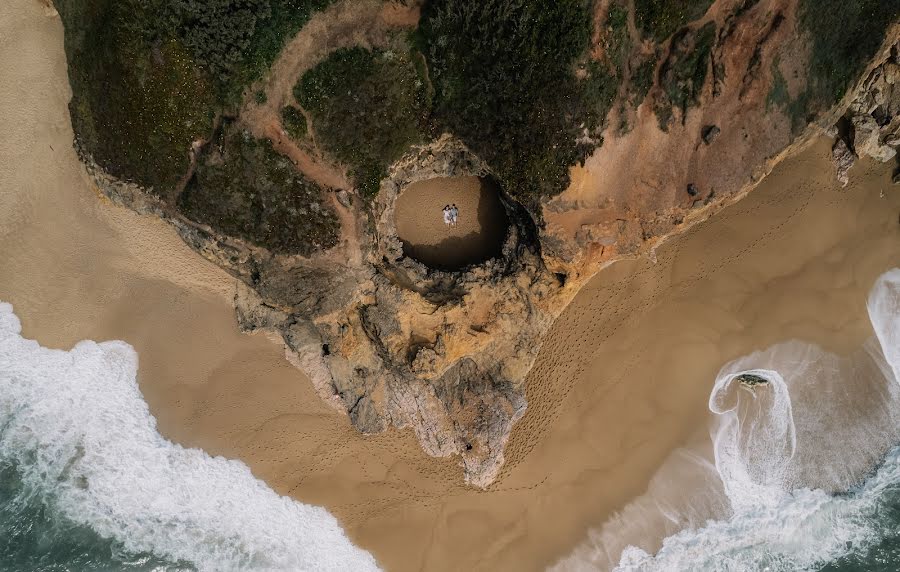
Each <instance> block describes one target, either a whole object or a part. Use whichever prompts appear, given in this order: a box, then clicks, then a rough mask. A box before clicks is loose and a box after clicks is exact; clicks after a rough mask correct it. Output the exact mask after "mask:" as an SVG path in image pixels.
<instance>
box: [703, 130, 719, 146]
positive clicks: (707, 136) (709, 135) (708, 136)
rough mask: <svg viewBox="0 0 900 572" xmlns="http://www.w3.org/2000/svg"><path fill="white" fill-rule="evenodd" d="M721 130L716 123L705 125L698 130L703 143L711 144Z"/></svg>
mask: <svg viewBox="0 0 900 572" xmlns="http://www.w3.org/2000/svg"><path fill="white" fill-rule="evenodd" d="M721 132H722V130H721V129H719V127H718V126H717V125H707V126H705V127H704V128H703V129H702V130H701V131H700V136H701V137H703V142H704V143H706V144H707V145H712V142H713V141H715V140H716V138H717V137H718V136H719V133H721Z"/></svg>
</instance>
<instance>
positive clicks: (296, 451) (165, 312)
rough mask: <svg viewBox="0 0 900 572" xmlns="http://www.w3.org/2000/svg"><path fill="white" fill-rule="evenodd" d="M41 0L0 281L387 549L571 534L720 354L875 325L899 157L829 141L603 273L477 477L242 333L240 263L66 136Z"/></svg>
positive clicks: (9, 111)
mask: <svg viewBox="0 0 900 572" xmlns="http://www.w3.org/2000/svg"><path fill="white" fill-rule="evenodd" d="M44 10H45V9H44V7H43V6H42V5H41V3H40V2H38V1H36V0H11V1H10V2H6V3H3V4H2V5H0V132H2V133H3V134H4V137H3V138H2V139H0V300H4V301H8V302H11V303H12V304H13V305H14V308H15V311H16V313H17V314H18V316H19V317H20V318H21V320H22V322H23V326H24V334H25V335H26V336H28V337H32V338H35V339H37V340H39V341H40V342H41V343H42V344H44V345H47V346H53V347H69V346H71V345H72V344H73V343H74V342H76V341H77V340H79V339H83V338H90V339H94V340H105V339H122V340H125V341H127V342H129V343H131V344H132V345H134V346H135V348H136V349H137V351H138V353H139V355H140V372H139V381H140V384H141V388H142V390H143V392H144V394H145V397H146V399H147V401H148V403H149V405H150V408H151V411H152V412H153V413H154V414H155V415H156V416H157V417H158V419H159V427H160V431H161V432H162V433H163V434H164V435H165V436H167V437H169V438H171V439H173V440H175V441H177V442H179V443H182V444H184V445H187V446H200V447H203V448H204V449H206V450H207V451H209V452H210V453H213V454H221V455H226V456H228V457H232V458H239V459H241V460H243V461H245V462H246V463H247V464H248V465H249V466H250V467H251V469H252V470H253V472H254V474H256V475H257V476H259V477H261V478H263V479H265V480H266V481H267V482H268V483H269V484H270V485H271V486H273V487H274V488H275V489H276V490H277V491H279V492H281V493H285V494H290V495H292V496H293V497H295V498H297V499H299V500H301V501H303V502H308V503H313V504H319V505H323V506H325V507H326V508H328V509H329V510H330V511H331V512H332V513H333V514H335V515H336V516H337V517H338V519H339V520H340V521H341V523H342V525H343V526H344V527H345V528H346V529H347V532H348V534H349V535H350V537H351V538H352V539H353V540H354V541H355V542H356V543H358V544H359V545H360V546H362V547H363V548H365V549H367V550H370V551H372V552H373V554H374V555H375V557H376V558H377V559H378V561H379V562H380V563H381V564H382V566H384V567H385V568H387V569H390V570H421V569H428V570H460V569H475V570H507V569H517V570H537V569H542V568H543V567H545V566H547V565H548V564H551V563H553V562H555V561H556V560H557V559H559V558H560V557H563V556H565V555H566V554H567V553H569V552H570V551H571V550H573V549H574V547H575V546H577V545H578V544H579V543H580V542H581V541H582V540H583V539H584V537H585V534H586V532H587V530H588V529H589V528H596V527H597V526H599V525H600V524H601V523H603V522H604V521H605V520H606V519H608V518H609V517H610V515H611V514H613V513H614V511H616V510H617V509H620V508H621V507H623V506H624V505H625V504H626V503H628V501H629V500H630V499H633V498H635V497H636V496H638V495H640V494H641V493H642V492H643V491H644V490H645V488H646V486H647V483H648V482H649V480H650V478H651V477H652V475H653V473H654V471H655V470H656V469H657V468H658V467H659V466H660V464H661V463H662V462H663V460H664V459H665V458H666V456H667V455H668V454H669V453H670V452H671V451H672V450H673V449H675V448H677V447H679V446H681V445H682V444H684V443H685V442H686V441H687V440H688V439H689V437H690V436H691V435H694V434H696V433H697V432H698V431H699V430H702V428H703V427H704V424H705V423H706V401H707V397H708V395H709V391H710V389H711V387H712V384H713V382H714V380H715V374H716V372H717V371H718V369H719V367H720V366H721V365H723V364H724V363H725V362H726V361H728V360H731V359H733V358H735V357H738V356H741V355H744V354H746V353H749V352H751V351H753V350H756V349H761V348H764V347H766V346H768V345H770V344H772V343H775V342H779V341H782V340H784V339H786V338H791V337H797V338H802V339H806V340H809V341H813V342H816V343H819V344H821V345H822V346H823V347H824V348H825V349H828V350H832V351H839V352H840V351H847V350H850V349H852V348H855V347H856V346H858V345H859V344H860V343H861V342H862V341H863V340H864V339H865V338H866V337H868V336H869V335H871V329H870V325H869V323H868V320H867V319H866V312H865V299H866V294H867V292H868V290H869V288H870V287H871V285H872V283H873V282H874V280H875V278H876V277H877V276H878V275H879V274H881V273H882V272H883V271H884V270H886V269H887V268H889V267H891V266H893V265H897V264H898V263H900V225H898V222H897V221H898V214H900V191H898V189H897V188H896V187H892V186H891V184H890V170H891V167H890V166H888V165H877V166H876V165H873V164H870V163H862V164H860V165H857V166H856V167H854V169H853V170H852V171H851V179H852V180H851V184H850V186H848V187H847V188H846V189H844V190H841V189H840V188H839V187H838V185H837V184H836V183H835V181H834V177H833V171H832V166H831V164H830V161H829V159H828V157H829V142H827V141H824V140H822V141H819V142H817V143H816V144H815V145H813V146H812V147H811V148H809V149H808V150H807V151H805V152H803V153H802V154H800V155H798V156H795V157H794V158H791V159H789V160H787V161H785V162H784V163H783V164H782V165H780V166H779V167H778V168H776V169H775V171H774V172H773V173H772V174H771V175H770V176H769V177H768V178H767V179H766V180H765V181H764V182H763V184H762V185H760V187H759V188H758V189H756V190H755V191H754V192H753V193H751V194H750V195H749V196H748V197H747V198H746V199H744V200H743V201H741V202H740V203H738V204H736V205H733V206H731V207H729V208H727V209H724V210H723V211H721V212H720V213H718V214H717V215H716V217H715V218H714V219H713V220H711V221H709V222H707V223H704V224H701V225H698V226H696V227H694V228H693V229H691V230H690V231H688V232H687V233H685V234H684V235H683V236H681V237H678V238H675V239H672V240H670V241H668V242H667V243H666V244H665V245H663V246H661V247H660V248H659V249H658V250H657V262H656V263H655V264H654V263H652V262H651V261H649V260H648V259H646V258H643V259H640V260H635V261H626V262H621V263H617V264H615V265H613V266H611V267H609V268H607V269H605V270H604V271H603V272H601V273H600V274H599V275H598V276H597V277H595V278H594V279H593V280H592V281H591V282H590V283H589V284H588V285H587V286H586V287H585V288H584V289H583V291H582V292H581V293H580V294H579V295H578V296H577V298H576V299H575V300H574V302H573V303H572V305H571V306H570V307H569V308H568V309H567V310H566V312H565V313H564V314H563V315H562V316H561V317H560V319H559V320H558V321H557V323H556V324H555V325H554V327H553V329H552V331H551V332H550V334H549V336H548V337H547V340H546V343H545V346H544V347H543V349H542V351H541V354H540V356H539V358H538V360H537V363H536V365H535V368H534V370H533V372H532V373H531V374H530V375H529V377H528V379H527V381H526V383H527V386H526V389H527V397H528V400H529V409H528V412H527V413H526V415H525V417H524V418H523V420H522V421H520V423H519V424H518V425H517V426H516V428H515V429H514V431H513V434H512V437H511V439H510V443H509V446H508V452H507V459H508V462H507V465H506V466H505V467H504V469H503V472H502V475H501V478H500V479H499V481H498V482H497V483H496V484H495V485H494V486H492V487H491V488H490V489H489V490H487V491H479V490H473V489H468V488H466V487H464V486H462V484H461V483H462V472H461V470H460V468H459V467H458V466H457V465H456V463H455V461H453V460H452V459H432V458H429V457H426V456H425V455H424V454H423V453H422V452H421V450H420V449H419V447H418V444H417V443H416V442H415V439H414V438H413V436H412V435H411V433H409V432H390V433H387V434H384V435H379V436H374V437H363V436H361V435H359V434H357V433H356V432H355V431H354V430H353V429H352V428H351V427H350V425H349V423H348V421H347V419H346V418H345V417H343V416H342V415H340V414H338V413H337V412H335V411H333V410H332V409H330V408H329V407H327V406H325V405H324V404H323V403H322V402H321V401H320V400H319V399H318V398H317V397H316V395H315V393H314V391H313V390H312V387H311V386H310V383H309V381H308V380H307V379H306V378H305V377H304V376H303V375H302V374H300V373H299V372H298V371H297V370H295V369H294V368H292V367H291V366H290V365H288V364H287V362H286V361H285V360H284V359H283V357H282V350H281V348H280V347H278V346H277V345H276V344H273V343H271V342H270V341H268V340H267V339H265V338H263V337H261V336H245V335H241V334H239V333H238V331H237V328H236V326H235V324H234V319H233V314H232V311H231V308H230V305H229V304H230V296H231V293H232V291H233V286H234V283H233V280H232V279H231V278H229V277H228V276H227V275H226V274H225V273H224V272H222V271H220V270H219V269H217V268H215V267H214V266H212V265H211V264H209V263H207V262H205V261H204V260H202V259H201V258H200V257H199V256H197V255H195V254H194V253H193V252H191V251H190V250H189V249H188V248H187V247H186V246H184V245H183V244H182V243H181V241H180V240H179V239H178V237H177V235H176V234H175V233H174V231H172V230H171V229H170V228H168V227H167V226H166V225H165V224H163V223H161V222H159V221H157V220H154V219H152V218H147V217H139V216H137V215H134V214H132V213H130V212H128V211H125V210H123V209H120V208H116V207H113V206H111V205H109V204H106V203H104V202H102V201H101V200H99V199H98V197H97V195H96V193H95V192H94V191H93V190H92V188H91V184H90V182H89V180H88V179H87V177H86V176H85V174H84V172H83V170H82V169H81V167H80V165H79V163H78V161H77V158H76V157H75V155H74V152H73V151H72V149H71V140H72V133H71V128H70V125H69V121H68V114H67V110H66V103H67V100H68V97H69V88H68V85H67V78H66V74H65V59H64V54H63V48H62V28H61V25H60V23H59V20H58V18H52V17H48V16H46V15H45V12H44ZM882 191H883V192H884V195H885V197H884V198H881V196H880V195H881V193H882ZM457 204H459V202H457ZM439 214H440V213H438V215H439ZM440 224H443V223H440Z"/></svg>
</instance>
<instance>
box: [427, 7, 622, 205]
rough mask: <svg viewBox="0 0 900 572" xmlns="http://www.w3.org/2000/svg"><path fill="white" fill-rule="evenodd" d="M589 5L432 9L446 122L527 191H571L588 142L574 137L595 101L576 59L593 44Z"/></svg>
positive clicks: (440, 108)
mask: <svg viewBox="0 0 900 572" xmlns="http://www.w3.org/2000/svg"><path fill="white" fill-rule="evenodd" d="M590 8H591V2H590V1H588V0H559V1H556V2H541V1H538V0H483V1H480V2H469V1H466V0H431V1H430V2H429V3H428V4H426V6H425V8H424V9H423V12H422V20H421V23H420V28H421V37H422V38H423V43H424V51H425V53H426V56H427V58H428V63H429V72H430V77H431V81H432V83H433V84H434V88H435V100H434V101H435V115H434V119H435V123H436V126H437V129H438V130H445V129H446V130H450V131H452V132H453V133H455V134H456V135H457V136H459V137H460V138H461V139H462V140H463V141H464V142H465V143H466V144H467V145H468V146H469V147H471V148H472V150H473V151H475V152H476V153H477V154H478V155H480V156H481V157H483V158H484V159H485V160H486V161H487V162H488V163H489V164H490V165H491V167H492V168H493V170H494V171H495V173H496V174H497V176H498V177H499V178H500V180H501V183H502V184H503V185H504V187H505V188H506V189H507V190H508V191H509V192H510V193H512V194H514V195H516V196H518V197H519V198H520V199H522V200H527V201H533V200H535V199H536V198H537V197H539V196H542V195H554V194H557V193H559V192H560V191H562V190H563V189H564V188H565V186H566V185H567V184H568V168H569V166H570V165H572V164H574V163H576V162H578V161H579V160H581V159H582V158H583V157H584V154H585V152H586V149H582V148H579V147H578V145H577V144H576V142H575V141H576V139H577V138H578V137H579V135H580V133H581V125H583V124H585V123H586V122H587V121H588V119H589V113H590V110H589V109H588V107H589V106H588V105H587V104H586V100H587V98H586V96H585V94H584V92H583V90H582V86H581V85H580V84H579V83H578V81H577V80H576V78H575V75H574V68H575V63H576V60H578V59H579V58H580V57H581V56H583V55H584V54H585V52H586V50H587V48H588V44H589V40H590V35H591V10H590ZM592 90H593V91H595V92H597V93H601V94H602V93H605V91H604V90H603V89H598V88H597V86H592Z"/></svg>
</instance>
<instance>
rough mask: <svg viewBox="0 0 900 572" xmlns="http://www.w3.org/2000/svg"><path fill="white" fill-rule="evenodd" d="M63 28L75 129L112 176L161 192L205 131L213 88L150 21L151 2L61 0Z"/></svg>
mask: <svg viewBox="0 0 900 572" xmlns="http://www.w3.org/2000/svg"><path fill="white" fill-rule="evenodd" d="M57 7H58V9H59V12H60V14H61V16H62V18H63V22H64V24H65V26H66V52H67V55H68V59H69V78H70V81H71V84H72V92H73V94H72V101H71V103H70V110H71V114H72V126H73V128H74V130H75V133H76V136H77V138H78V141H79V143H80V144H81V145H82V147H83V148H84V149H85V150H86V151H88V152H90V153H91V154H92V155H93V157H94V159H95V160H96V161H97V162H98V163H99V164H100V165H101V166H102V167H104V168H105V169H106V170H107V171H109V172H110V173H111V174H113V175H115V176H117V177H120V178H123V179H126V180H132V181H136V182H137V183H140V184H142V185H144V186H147V187H154V188H155V189H156V190H157V191H161V190H164V189H167V188H170V187H172V186H174V185H175V184H176V183H177V182H178V180H179V179H180V178H181V177H182V175H183V174H184V172H185V171H186V170H187V167H188V163H189V160H188V149H189V148H190V144H191V142H192V141H193V140H195V139H197V138H198V137H201V136H204V135H206V134H207V133H208V131H209V129H210V127H211V125H212V120H213V116H214V114H215V111H214V107H213V101H214V90H213V86H212V83H211V82H210V80H209V77H208V76H207V75H206V74H205V73H203V72H202V70H199V69H198V68H197V67H196V65H195V62H194V61H193V59H192V58H191V56H190V54H189V53H188V51H187V50H186V49H185V47H184V46H183V45H182V44H180V43H179V42H177V41H174V40H171V39H164V38H162V37H160V35H159V34H158V33H157V31H156V30H155V29H154V27H153V26H152V25H151V24H150V22H151V21H152V20H153V18H154V15H155V14H156V7H155V6H154V4H153V2H144V1H142V0H118V1H112V0H58V1H57Z"/></svg>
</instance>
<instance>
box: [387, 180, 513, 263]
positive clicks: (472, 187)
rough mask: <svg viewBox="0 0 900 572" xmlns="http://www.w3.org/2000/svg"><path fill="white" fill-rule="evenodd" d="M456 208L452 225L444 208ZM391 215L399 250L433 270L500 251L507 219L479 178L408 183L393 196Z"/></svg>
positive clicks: (479, 259) (491, 187) (488, 186)
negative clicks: (400, 191) (394, 202)
mask: <svg viewBox="0 0 900 572" xmlns="http://www.w3.org/2000/svg"><path fill="white" fill-rule="evenodd" d="M451 204H455V205H456V207H457V208H458V209H459V219H458V221H457V224H456V226H447V225H446V224H444V219H443V209H444V206H446V205H451ZM394 217H395V219H396V223H397V235H398V236H399V237H400V240H401V241H403V251H404V252H405V253H406V254H407V255H408V256H412V257H413V258H415V259H417V260H419V261H421V262H424V263H425V264H427V265H429V266H431V267H434V268H447V269H456V268H461V267H464V266H466V265H469V264H475V263H478V262H483V261H485V260H488V259H489V258H493V257H495V256H499V255H500V251H501V249H502V247H503V241H504V240H505V239H506V231H507V228H508V227H509V223H508V221H507V218H506V211H505V210H504V208H503V203H501V202H500V198H499V196H498V195H497V190H496V187H494V185H493V184H492V183H491V182H489V181H486V180H482V179H479V178H478V177H441V178H437V179H429V180H426V181H419V182H417V183H413V184H412V185H410V186H409V187H407V188H406V189H404V190H403V192H402V193H400V196H399V197H398V198H397V203H396V212H395V213H394Z"/></svg>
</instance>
